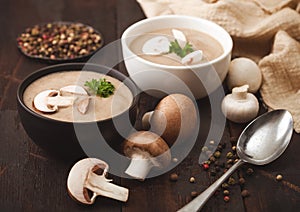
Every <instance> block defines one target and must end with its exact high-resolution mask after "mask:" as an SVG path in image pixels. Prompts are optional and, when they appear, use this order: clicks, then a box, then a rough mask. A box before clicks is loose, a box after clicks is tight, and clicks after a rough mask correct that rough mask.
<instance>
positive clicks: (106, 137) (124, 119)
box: [17, 63, 139, 159]
mask: <svg viewBox="0 0 300 212" xmlns="http://www.w3.org/2000/svg"><path fill="white" fill-rule="evenodd" d="M74 70H79V71H80V70H86V71H94V72H98V73H102V74H106V75H109V76H111V77H114V78H116V79H118V80H119V81H121V82H123V83H124V84H125V85H126V86H127V87H128V88H129V90H130V91H131V93H132V96H133V100H132V103H131V106H130V107H129V108H128V109H127V110H126V111H124V112H122V113H120V114H118V115H116V116H114V117H112V118H108V119H104V120H101V121H90V122H64V121H58V120H55V119H52V118H47V117H44V116H42V115H40V114H38V113H37V112H35V111H34V110H32V109H30V108H29V107H27V106H26V105H25V103H24V100H23V94H24V91H25V89H26V88H27V86H29V85H30V84H31V83H32V82H34V81H35V80H37V79H39V78H40V77H42V76H45V75H48V74H51V73H55V72H61V71H74ZM138 100H139V91H138V89H137V87H136V85H135V83H134V82H133V81H132V80H131V79H129V78H128V77H126V76H125V75H123V74H122V73H120V72H118V71H117V70H114V69H110V68H108V67H106V66H101V65H95V64H84V63H69V64H59V65H54V66H48V67H45V68H42V69H40V70H38V71H36V72H34V73H32V74H31V75H29V76H28V77H27V78H26V79H24V80H23V82H22V83H21V84H20V86H19V88H18V91H17V104H18V112H19V115H20V118H21V122H22V124H23V127H24V129H25V131H26V132H27V134H28V136H29V137H30V138H31V139H32V140H33V141H34V142H35V143H36V144H37V145H39V146H40V147H42V148H43V149H45V150H47V151H48V152H50V153H53V154H55V155H57V156H62V157H64V158H65V157H67V158H72V159H74V157H76V158H78V157H82V156H84V155H87V156H96V155H97V154H100V153H103V152H109V151H105V150H110V149H112V148H113V149H115V150H119V148H120V145H121V142H122V141H123V140H124V137H126V136H127V135H128V134H129V133H130V131H131V130H132V129H133V125H134V123H135V120H136V116H137V107H138ZM111 147H112V148H111Z"/></svg>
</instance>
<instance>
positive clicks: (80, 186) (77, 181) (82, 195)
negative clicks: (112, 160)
mask: <svg viewBox="0 0 300 212" xmlns="http://www.w3.org/2000/svg"><path fill="white" fill-rule="evenodd" d="M108 169H109V166H108V164H107V163H105V162H104V161H102V160H99V159H97V158H85V159H83V160H80V161H78V162H77V163H76V164H75V165H74V166H73V167H72V169H71V171H70V173H69V176H68V180H67V188H68V192H69V194H70V195H71V197H73V198H74V199H75V200H77V201H79V202H81V203H83V204H88V205H90V204H93V203H94V202H95V199H96V197H97V196H98V195H101V196H105V197H109V198H112V199H116V200H120V201H123V202H126V201H127V199H128V193H129V191H128V189H127V188H123V187H120V186H117V185H115V184H113V183H111V181H112V180H108V179H106V178H105V175H106V173H107V172H108ZM99 171H103V173H101V174H100V175H99V174H97V173H98V172H99ZM88 191H91V192H92V196H90V195H89V192H88Z"/></svg>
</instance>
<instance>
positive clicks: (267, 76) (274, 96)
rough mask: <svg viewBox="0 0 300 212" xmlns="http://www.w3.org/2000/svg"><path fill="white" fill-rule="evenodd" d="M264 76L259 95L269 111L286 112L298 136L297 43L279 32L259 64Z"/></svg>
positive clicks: (299, 86)
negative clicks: (269, 51)
mask: <svg viewBox="0 0 300 212" xmlns="http://www.w3.org/2000/svg"><path fill="white" fill-rule="evenodd" d="M259 67H260V69H261V71H262V75H263V84H262V87H261V88H260V93H261V95H262V97H263V100H264V102H265V103H266V104H267V105H268V107H270V108H271V109H286V110H288V111H290V112H291V114H292V116H293V119H294V129H295V131H296V132H297V133H300V43H299V42H297V41H296V40H295V39H293V38H291V37H290V36H289V35H288V34H287V33H286V32H284V31H279V32H278V33H277V34H276V36H275V39H274V45H273V50H272V53H271V54H269V55H268V56H266V57H264V58H263V59H262V60H261V61H260V62H259Z"/></svg>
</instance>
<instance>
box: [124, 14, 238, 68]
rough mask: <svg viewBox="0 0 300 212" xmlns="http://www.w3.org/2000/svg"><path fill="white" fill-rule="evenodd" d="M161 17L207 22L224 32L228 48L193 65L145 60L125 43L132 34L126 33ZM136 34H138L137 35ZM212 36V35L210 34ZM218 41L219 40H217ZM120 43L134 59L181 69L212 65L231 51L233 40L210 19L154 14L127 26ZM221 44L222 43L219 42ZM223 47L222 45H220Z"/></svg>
mask: <svg viewBox="0 0 300 212" xmlns="http://www.w3.org/2000/svg"><path fill="white" fill-rule="evenodd" d="M161 19H166V20H168V19H185V20H190V21H198V22H199V21H200V22H202V23H205V24H209V25H212V26H213V27H215V28H217V29H218V30H221V31H223V32H224V35H225V36H226V37H227V38H228V41H229V48H228V49H227V50H226V49H224V48H223V50H224V52H223V54H222V55H220V56H219V57H217V58H215V59H213V60H210V61H207V62H205V63H200V64H194V65H186V66H185V65H182V66H169V65H163V64H158V63H154V62H151V61H148V60H145V59H143V58H141V57H139V56H138V55H136V54H135V53H134V52H133V51H132V50H131V49H130V48H129V46H128V45H127V42H126V41H125V40H126V39H127V38H128V37H133V36H128V34H129V33H130V32H131V31H132V30H133V29H134V28H136V27H138V26H140V25H142V24H149V23H151V22H153V21H157V20H161ZM209 35H210V34H209ZM137 36H138V35H137ZM210 36H212V35H210ZM213 38H215V36H213ZM218 42H219V41H218ZM121 43H122V48H126V50H127V51H129V52H130V53H131V54H132V55H135V56H136V59H137V60H139V61H141V62H142V63H145V64H147V65H150V66H153V67H155V68H164V69H171V70H182V69H196V68H200V67H206V66H209V65H213V64H215V63H217V62H219V61H221V60H223V59H225V58H226V57H228V55H230V54H231V52H232V48H233V40H232V38H231V36H230V34H229V33H228V32H227V31H226V30H225V29H224V28H223V27H221V26H220V25H218V24H216V23H215V22H213V21H210V20H206V19H203V18H199V17H195V16H187V15H161V16H155V17H150V18H146V19H142V20H140V21H138V22H136V23H134V24H132V25H131V26H129V27H128V28H127V29H126V30H125V31H124V32H123V34H122V36H121ZM219 43H220V42H219ZM221 45H222V44H221ZM222 47H223V45H222ZM130 59H132V57H130ZM124 60H125V61H126V58H124Z"/></svg>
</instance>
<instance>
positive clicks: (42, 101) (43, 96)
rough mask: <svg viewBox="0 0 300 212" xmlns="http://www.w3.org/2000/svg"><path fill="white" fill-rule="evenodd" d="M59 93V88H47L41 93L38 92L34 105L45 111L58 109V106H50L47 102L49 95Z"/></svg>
mask: <svg viewBox="0 0 300 212" xmlns="http://www.w3.org/2000/svg"><path fill="white" fill-rule="evenodd" d="M58 94H59V91H57V90H45V91H42V92H40V93H38V94H37V95H36V96H35V97H34V99H33V105H34V107H35V108H36V109H37V110H39V111H41V112H45V113H52V112H55V111H57V110H58V107H50V106H49V104H48V103H47V98H48V97H49V96H56V95H58Z"/></svg>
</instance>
